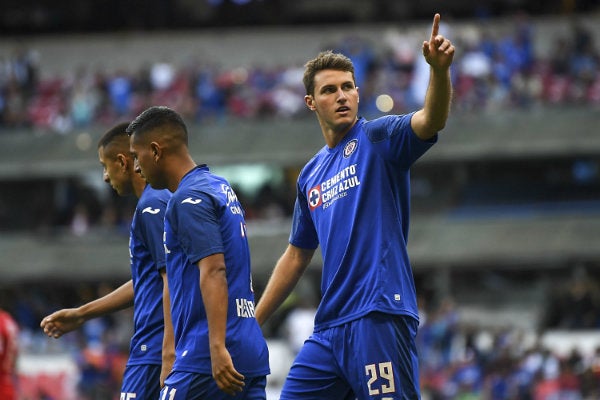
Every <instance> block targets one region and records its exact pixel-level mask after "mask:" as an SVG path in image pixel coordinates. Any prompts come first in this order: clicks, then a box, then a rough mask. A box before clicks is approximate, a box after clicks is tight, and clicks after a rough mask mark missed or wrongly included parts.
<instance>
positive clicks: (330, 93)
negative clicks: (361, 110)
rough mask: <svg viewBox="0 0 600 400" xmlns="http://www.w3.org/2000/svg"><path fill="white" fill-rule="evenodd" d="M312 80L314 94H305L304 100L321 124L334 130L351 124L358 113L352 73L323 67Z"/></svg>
mask: <svg viewBox="0 0 600 400" xmlns="http://www.w3.org/2000/svg"><path fill="white" fill-rule="evenodd" d="M314 82H315V91H314V94H313V95H307V96H306V98H305V100H306V103H307V105H308V107H309V108H310V109H311V110H314V111H315V112H316V113H317V117H318V118H319V121H320V122H321V124H322V125H324V126H326V127H328V128H330V129H332V130H334V131H343V130H346V129H348V128H349V127H350V126H352V124H354V122H355V121H356V116H357V115H358V101H359V99H358V88H357V87H356V85H355V84H354V79H353V78H352V73H351V72H348V71H337V70H331V69H325V70H322V71H319V72H317V73H316V74H315V78H314Z"/></svg>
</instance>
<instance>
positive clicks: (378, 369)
mask: <svg viewBox="0 0 600 400" xmlns="http://www.w3.org/2000/svg"><path fill="white" fill-rule="evenodd" d="M365 374H366V375H367V376H368V377H369V381H368V382H367V386H368V387H369V395H370V396H375V395H378V394H379V393H380V391H379V388H377V387H373V384H374V383H375V381H376V380H377V379H378V378H383V379H386V380H387V383H385V382H384V383H382V384H381V393H382V394H383V393H393V392H395V391H396V384H395V383H394V370H393V369H392V363H391V362H390V361H388V362H382V363H379V364H368V365H365Z"/></svg>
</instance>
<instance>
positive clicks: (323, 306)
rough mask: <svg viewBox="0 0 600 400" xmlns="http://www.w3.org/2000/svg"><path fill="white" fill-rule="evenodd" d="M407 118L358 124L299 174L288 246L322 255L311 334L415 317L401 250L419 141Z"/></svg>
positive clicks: (424, 144) (424, 145) (422, 145)
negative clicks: (373, 316) (357, 322)
mask: <svg viewBox="0 0 600 400" xmlns="http://www.w3.org/2000/svg"><path fill="white" fill-rule="evenodd" d="M411 117H412V114H407V115H401V116H398V115H393V116H392V115H390V116H385V117H381V118H378V119H375V120H373V121H366V120H364V119H362V118H361V119H359V120H358V121H357V123H356V124H355V125H354V127H353V128H352V129H351V130H350V131H349V132H348V133H347V134H346V136H345V137H344V138H343V139H342V141H341V142H340V143H338V145H337V146H336V147H335V148H333V149H330V148H328V147H327V146H325V147H324V148H323V149H321V150H320V151H319V152H318V153H317V154H316V155H315V156H314V157H313V158H312V159H311V160H310V161H309V162H308V163H307V164H306V166H305V167H304V168H303V169H302V171H301V173H300V176H299V177H298V187H297V190H298V194H297V199H296V204H295V209H294V217H293V224H292V230H291V234H290V243H291V244H292V245H294V246H297V247H301V248H310V249H315V248H317V246H318V245H319V244H320V245H321V251H322V255H323V276H322V281H321V292H322V300H321V303H320V305H319V308H318V310H317V314H316V316H315V331H319V330H321V329H325V328H329V327H332V326H336V325H339V324H343V323H346V322H349V321H352V320H354V319H356V318H360V317H362V316H364V315H366V314H368V313H370V312H373V311H380V312H384V313H389V314H396V315H408V316H411V317H413V318H415V319H418V311H417V303H416V294H415V286H414V279H413V275H412V270H411V267H410V263H409V259H408V253H407V249H406V244H407V237H408V219H409V211H410V191H409V180H410V177H409V168H410V166H411V165H412V164H413V163H414V162H415V161H416V160H417V159H418V158H419V157H420V156H421V155H422V154H423V153H425V151H427V149H429V148H430V147H431V146H432V145H433V143H435V141H436V140H437V136H436V137H434V138H433V139H432V140H430V141H422V140H421V139H419V138H418V137H417V136H416V135H415V133H414V132H413V130H412V128H411V126H410V119H411Z"/></svg>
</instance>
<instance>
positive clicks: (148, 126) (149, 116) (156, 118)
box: [126, 106, 188, 145]
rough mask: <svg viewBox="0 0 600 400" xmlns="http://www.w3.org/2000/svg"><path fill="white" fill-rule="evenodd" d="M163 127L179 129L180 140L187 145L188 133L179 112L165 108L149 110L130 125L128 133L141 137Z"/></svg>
mask: <svg viewBox="0 0 600 400" xmlns="http://www.w3.org/2000/svg"><path fill="white" fill-rule="evenodd" d="M163 126H171V127H174V128H177V132H178V133H179V136H180V139H181V140H182V141H183V142H184V143H185V144H186V145H187V143H188V132H187V126H186V125H185V122H184V121H183V118H181V116H180V115H179V114H178V113H177V112H175V111H173V110H172V109H170V108H169V107H165V106H153V107H150V108H147V109H146V110H144V111H143V112H142V113H141V114H140V115H138V116H137V117H136V118H135V119H134V120H133V121H132V122H131V123H130V124H129V126H128V127H127V130H126V131H127V134H128V135H129V136H131V135H133V134H134V133H135V134H136V135H139V134H144V133H146V132H149V131H151V130H153V129H156V128H159V127H163Z"/></svg>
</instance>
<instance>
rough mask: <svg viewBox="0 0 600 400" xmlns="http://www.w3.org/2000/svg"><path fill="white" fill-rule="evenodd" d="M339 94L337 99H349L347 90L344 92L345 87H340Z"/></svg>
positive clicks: (342, 100)
mask: <svg viewBox="0 0 600 400" xmlns="http://www.w3.org/2000/svg"><path fill="white" fill-rule="evenodd" d="M337 95H338V97H337V101H341V102H345V101H346V100H348V98H347V97H346V92H344V89H342V88H339V89H338V91H337Z"/></svg>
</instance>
